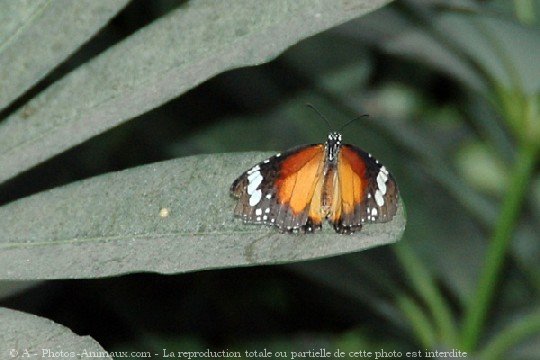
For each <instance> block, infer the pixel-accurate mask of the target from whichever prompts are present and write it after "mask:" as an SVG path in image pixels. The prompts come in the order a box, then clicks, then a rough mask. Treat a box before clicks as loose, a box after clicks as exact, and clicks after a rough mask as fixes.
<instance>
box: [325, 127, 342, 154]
mask: <svg viewBox="0 0 540 360" xmlns="http://www.w3.org/2000/svg"><path fill="white" fill-rule="evenodd" d="M325 147H326V156H327V157H328V160H330V161H335V158H336V156H337V153H338V151H339V149H340V147H341V134H340V133H338V132H336V131H334V132H331V133H330V134H328V140H326V144H325Z"/></svg>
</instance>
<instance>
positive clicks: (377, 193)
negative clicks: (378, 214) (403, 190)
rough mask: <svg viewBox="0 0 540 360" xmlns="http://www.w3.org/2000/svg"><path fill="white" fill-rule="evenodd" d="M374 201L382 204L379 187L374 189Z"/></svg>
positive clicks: (379, 204)
mask: <svg viewBox="0 0 540 360" xmlns="http://www.w3.org/2000/svg"><path fill="white" fill-rule="evenodd" d="M375 202H376V203H377V205H378V206H383V205H384V198H383V194H382V193H381V190H379V189H377V191H375Z"/></svg>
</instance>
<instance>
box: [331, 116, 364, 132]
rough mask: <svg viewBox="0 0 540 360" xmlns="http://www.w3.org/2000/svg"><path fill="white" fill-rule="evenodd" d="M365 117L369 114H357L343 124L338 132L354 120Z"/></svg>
mask: <svg viewBox="0 0 540 360" xmlns="http://www.w3.org/2000/svg"><path fill="white" fill-rule="evenodd" d="M363 117H369V115H368V114H364V115H360V116H357V117H355V118H353V119H351V120H349V121H347V122H346V123H345V124H343V125H341V127H340V128H339V130H338V132H340V131H341V130H343V129H344V128H345V127H347V126H349V125H350V124H351V123H353V122H354V121H356V120H358V119H361V118H363Z"/></svg>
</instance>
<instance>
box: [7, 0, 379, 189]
mask: <svg viewBox="0 0 540 360" xmlns="http://www.w3.org/2000/svg"><path fill="white" fill-rule="evenodd" d="M387 2H388V0H377V1H368V0H347V1H323V0H294V1H287V0H276V1H257V2H253V1H249V0H238V1H233V2H225V1H214V2H207V1H190V2H189V3H188V4H187V6H186V7H183V8H180V9H177V10H176V11H173V12H172V13H171V14H170V15H169V16H166V17H163V18H161V19H159V20H157V21H155V22H154V23H152V24H151V25H149V26H147V27H145V28H143V29H141V30H140V31H138V32H137V33H135V34H134V35H132V36H131V37H129V38H128V39H126V40H125V41H123V42H121V43H119V44H117V45H116V46H113V47H111V48H110V49H108V50H107V51H106V52H104V53H103V54H101V55H100V56H98V57H97V58H95V59H93V60H92V61H90V62H88V63H87V64H85V65H83V66H81V67H80V68H78V69H77V70H75V71H73V72H72V73H70V74H69V75H68V76H66V77H65V78H64V79H62V80H60V81H58V82H57V83H55V84H53V85H52V86H50V87H49V88H48V89H46V90H45V91H43V92H42V93H41V94H40V95H39V96H38V97H37V98H35V99H33V100H32V101H30V102H29V103H28V104H27V105H26V106H24V107H23V108H21V109H20V111H18V112H16V113H14V114H13V115H12V116H11V117H9V118H8V119H7V120H6V121H5V122H4V123H2V124H0V181H4V180H6V179H9V178H11V177H13V176H15V175H17V174H18V173H20V172H22V171H24V170H26V169H28V168H30V167H32V166H34V165H36V164H38V163H40V162H42V161H45V160H47V159H49V158H50V157H52V156H53V155H56V154H58V153H60V152H62V151H65V150H66V149H69V148H71V147H72V146H74V145H76V144H79V143H81V142H83V141H85V140H87V139H88V138H90V137H92V136H95V135H97V134H100V133H102V132H104V131H106V130H108V129H110V128H112V127H114V126H117V125H119V124H121V123H122V122H124V121H126V120H127V119H130V118H132V117H134V116H137V115H140V114H142V113H144V112H146V111H148V110H150V109H153V108H155V107H157V106H159V105H161V104H163V103H164V102H166V101H168V100H170V99H172V98H174V97H176V96H178V95H180V94H182V93H184V92H185V91H187V90H189V89H191V88H193V87H195V86H196V85H198V84H200V83H201V82H203V81H205V80H207V79H208V78H210V77H212V76H214V75H216V74H218V73H220V72H223V71H225V70H230V69H233V68H236V67H241V66H246V65H253V64H261V63H264V62H267V61H269V60H271V59H272V58H274V57H276V56H277V55H279V54H280V53H281V52H282V51H284V50H285V49H286V48H287V47H289V46H290V45H292V44H294V43H296V42H298V41H299V40H301V39H303V38H306V37H308V36H311V35H313V34H316V33H317V32H320V31H323V30H325V29H328V28H330V27H333V26H336V25H339V24H341V23H343V22H345V21H347V20H350V19H352V18H355V17H357V16H360V15H362V14H365V13H367V12H369V11H372V10H374V9H376V8H378V7H380V6H382V5H384V4H386V3H387Z"/></svg>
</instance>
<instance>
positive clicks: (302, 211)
mask: <svg viewBox="0 0 540 360" xmlns="http://www.w3.org/2000/svg"><path fill="white" fill-rule="evenodd" d="M323 168H324V145H322V144H318V145H305V146H301V147H299V148H295V149H292V150H289V151H287V152H286V153H284V154H278V155H276V156H273V157H272V158H270V159H268V160H265V161H263V162H261V163H259V164H257V165H255V166H254V167H253V168H252V169H250V170H248V171H246V172H245V173H244V174H242V175H241V176H240V177H239V178H238V179H236V180H235V181H234V183H233V185H232V187H231V193H232V194H233V196H235V197H237V198H238V199H239V201H238V203H237V206H236V208H235V214H236V215H237V216H241V217H242V218H243V220H244V222H246V223H256V224H259V223H263V224H269V225H275V226H277V227H278V228H279V229H280V230H281V231H289V232H293V231H307V232H311V231H314V230H315V229H316V228H318V227H320V224H321V223H322V216H321V215H320V206H318V204H319V203H320V190H319V191H318V189H320V187H321V186H322V181H323ZM318 199H319V200H318Z"/></svg>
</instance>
